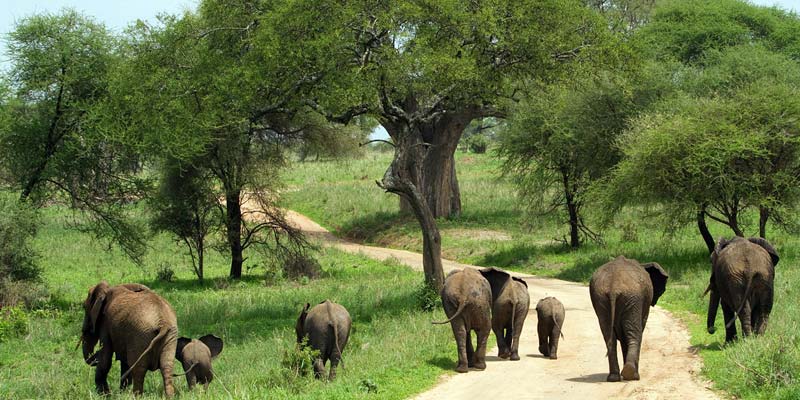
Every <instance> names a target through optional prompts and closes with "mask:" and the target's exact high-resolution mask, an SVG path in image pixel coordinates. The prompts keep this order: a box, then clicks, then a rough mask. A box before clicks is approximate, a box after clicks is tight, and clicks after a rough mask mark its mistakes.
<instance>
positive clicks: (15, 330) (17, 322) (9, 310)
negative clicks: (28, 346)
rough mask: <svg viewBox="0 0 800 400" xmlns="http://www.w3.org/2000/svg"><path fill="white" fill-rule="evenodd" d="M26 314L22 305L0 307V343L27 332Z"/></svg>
mask: <svg viewBox="0 0 800 400" xmlns="http://www.w3.org/2000/svg"><path fill="white" fill-rule="evenodd" d="M29 319H30V318H29V317H28V314H27V313H26V312H25V310H24V309H23V308H22V307H5V308H2V309H0V343H2V342H4V341H6V340H8V339H11V338H13V337H19V336H23V335H26V334H27V333H28V323H29Z"/></svg>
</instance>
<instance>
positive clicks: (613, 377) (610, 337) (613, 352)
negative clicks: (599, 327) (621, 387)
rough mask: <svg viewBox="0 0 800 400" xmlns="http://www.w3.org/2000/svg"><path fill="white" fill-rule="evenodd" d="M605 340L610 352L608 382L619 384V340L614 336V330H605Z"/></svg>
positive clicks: (609, 328) (610, 328) (606, 328)
mask: <svg viewBox="0 0 800 400" xmlns="http://www.w3.org/2000/svg"><path fill="white" fill-rule="evenodd" d="M603 339H605V341H606V344H607V351H608V376H607V377H606V381H608V382H619V381H620V380H621V378H620V376H619V361H618V360H617V338H616V337H615V335H614V328H613V327H610V326H607V327H605V328H604V329H603Z"/></svg>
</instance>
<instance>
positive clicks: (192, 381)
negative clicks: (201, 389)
mask: <svg viewBox="0 0 800 400" xmlns="http://www.w3.org/2000/svg"><path fill="white" fill-rule="evenodd" d="M196 384H197V375H195V374H194V371H189V373H188V374H186V386H187V387H189V390H192V389H194V385H196Z"/></svg>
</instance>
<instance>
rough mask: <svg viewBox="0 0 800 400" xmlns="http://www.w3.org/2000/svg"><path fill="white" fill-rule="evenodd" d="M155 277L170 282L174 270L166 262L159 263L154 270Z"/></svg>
mask: <svg viewBox="0 0 800 400" xmlns="http://www.w3.org/2000/svg"><path fill="white" fill-rule="evenodd" d="M156 279H158V280H159V281H161V282H172V281H174V280H175V270H173V269H172V267H171V266H170V265H169V264H167V263H161V265H159V266H158V269H157V270H156Z"/></svg>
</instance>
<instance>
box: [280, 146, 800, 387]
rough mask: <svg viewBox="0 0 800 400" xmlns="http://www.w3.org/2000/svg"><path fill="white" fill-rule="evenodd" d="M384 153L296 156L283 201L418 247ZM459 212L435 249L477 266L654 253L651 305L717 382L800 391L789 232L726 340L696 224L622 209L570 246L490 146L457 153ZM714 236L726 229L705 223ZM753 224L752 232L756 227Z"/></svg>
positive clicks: (795, 276) (381, 240) (343, 228)
mask: <svg viewBox="0 0 800 400" xmlns="http://www.w3.org/2000/svg"><path fill="white" fill-rule="evenodd" d="M390 158H391V154H385V153H383V154H381V153H369V154H368V155H367V156H366V157H364V158H363V159H357V160H345V161H328V162H311V163H298V164H296V165H295V166H294V168H292V169H290V170H289V172H288V173H287V176H286V181H287V183H288V185H289V186H288V188H287V193H286V195H285V206H286V207H289V208H292V209H294V210H296V211H298V212H301V213H303V214H306V215H308V216H309V217H311V218H312V219H314V220H316V221H317V222H319V223H320V224H321V225H323V226H325V227H326V228H328V229H330V230H331V231H333V232H334V233H336V234H337V235H339V236H341V237H346V238H349V239H352V240H356V241H360V242H365V243H370V244H376V245H381V246H386V247H393V248H400V249H407V250H413V251H420V250H421V246H422V241H421V236H420V233H419V228H418V225H417V223H416V221H415V220H414V219H413V218H411V217H408V216H402V215H399V214H398V213H397V209H398V207H397V203H398V200H397V197H396V196H394V195H390V194H386V193H383V192H382V191H381V190H380V189H379V188H378V187H377V186H376V185H375V180H378V179H380V177H381V176H382V175H383V172H384V171H385V168H386V166H387V165H388V164H389V160H390ZM456 158H457V172H458V179H459V182H460V184H461V196H462V202H463V215H462V216H461V217H460V218H457V219H453V220H440V221H439V227H440V229H441V232H442V251H443V256H444V257H446V258H449V259H453V260H457V261H460V262H465V263H470V264H476V265H481V266H497V267H502V268H508V269H512V270H516V271H522V272H528V273H534V274H539V275H545V276H551V277H555V278H560V279H565V280H571V281H579V282H588V279H589V278H590V277H591V274H592V272H593V271H594V270H595V269H596V268H597V267H598V266H600V265H601V264H603V263H605V262H607V261H608V260H610V259H611V258H613V257H615V256H616V255H619V254H624V255H626V256H627V257H631V258H635V259H638V260H640V261H642V262H645V261H657V262H659V263H660V264H661V265H662V266H663V267H664V268H665V269H666V270H667V271H668V272H669V273H670V282H669V284H668V287H667V292H666V294H665V295H664V296H663V297H662V300H661V301H660V302H659V305H661V306H662V307H665V308H667V309H669V310H671V311H673V312H674V313H675V314H676V315H678V316H679V317H680V318H681V319H682V320H683V321H684V322H685V323H686V324H687V326H688V327H689V331H690V333H691V335H692V339H691V341H692V345H693V346H694V347H695V348H696V349H697V350H698V351H699V352H700V354H701V356H702V357H703V360H704V365H705V367H704V369H703V372H704V374H705V375H706V377H707V378H708V379H711V380H713V381H714V384H715V387H716V388H717V389H720V390H723V391H725V392H727V393H729V394H730V395H733V396H736V397H738V398H747V399H774V398H784V399H796V398H800V382H798V379H800V350H798V349H799V346H800V333H799V332H800V330H799V329H798V325H800V305H798V302H797V299H798V296H799V295H800V293H798V283H800V271H799V270H798V268H797V261H798V259H799V258H798V251H797V249H798V245H799V244H800V241H799V240H798V238H797V237H795V236H792V235H788V234H785V233H782V232H778V231H775V230H769V231H768V239H769V240H770V241H771V242H772V243H773V244H774V245H775V246H776V248H777V249H778V251H779V253H780V255H781V257H782V258H781V261H780V264H779V265H778V266H777V272H776V275H777V276H776V288H775V289H776V294H775V306H774V309H773V313H772V316H771V320H770V326H769V329H768V330H767V334H766V335H764V336H763V337H758V338H749V339H747V340H742V341H740V342H738V343H735V344H733V345H730V346H724V345H723V343H724V329H722V326H721V322H720V321H721V315H722V314H721V311H720V314H719V317H718V320H717V328H718V330H717V333H716V334H715V335H709V334H707V333H706V331H705V312H706V309H707V304H708V298H707V297H706V298H701V297H700V295H701V293H702V292H703V290H704V289H705V287H706V285H707V283H708V275H709V268H710V264H709V259H708V252H707V250H706V248H705V246H704V244H703V242H702V240H701V238H700V236H699V234H698V233H697V230H696V228H694V227H687V228H686V229H682V230H679V231H677V232H673V233H672V234H669V235H667V234H665V233H664V230H663V229H662V227H661V226H659V223H658V222H657V221H656V220H655V218H646V217H643V216H642V213H640V212H634V211H631V210H628V211H625V212H623V213H622V214H620V215H619V216H617V218H616V220H615V221H614V223H613V225H612V226H611V227H609V228H608V229H606V230H605V232H603V234H604V241H605V244H604V245H598V244H594V243H590V244H587V245H586V246H585V247H583V248H581V249H580V250H577V251H571V250H570V249H569V248H567V247H566V246H564V245H563V244H562V243H561V242H560V239H562V238H563V237H564V236H565V235H566V234H567V226H566V224H565V223H563V221H560V220H559V219H558V217H532V216H527V215H526V214H525V213H524V210H523V208H522V207H520V205H519V204H518V201H517V198H516V196H515V192H514V188H513V186H512V185H511V184H510V183H509V182H507V180H504V179H502V178H500V177H499V162H498V161H497V160H496V159H495V158H494V157H493V156H492V155H491V154H486V155H475V154H461V153H459V154H457V157H456ZM710 228H711V231H712V234H713V235H714V237H720V236H730V235H731V233H730V232H729V231H726V230H725V229H723V228H722V227H720V226H716V225H713V224H712V225H711V226H710ZM755 232H757V231H756V230H755V227H752V229H751V231H750V232H748V233H750V234H753V235H755Z"/></svg>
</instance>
